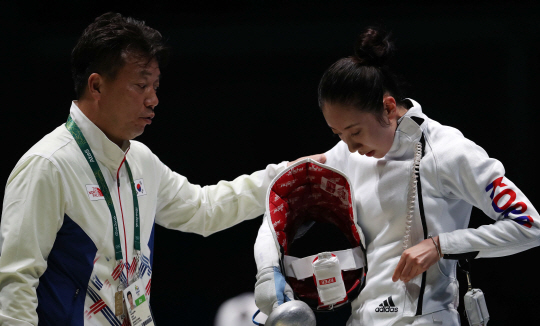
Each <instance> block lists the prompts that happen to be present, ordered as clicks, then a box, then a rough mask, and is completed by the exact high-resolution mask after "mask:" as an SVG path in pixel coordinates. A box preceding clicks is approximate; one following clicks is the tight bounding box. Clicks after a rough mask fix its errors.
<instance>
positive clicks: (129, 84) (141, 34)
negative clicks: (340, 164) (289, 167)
mask: <svg viewBox="0 0 540 326" xmlns="http://www.w3.org/2000/svg"><path fill="white" fill-rule="evenodd" d="M166 57H167V49H166V48H165V47H164V46H163V44H162V41H161V34H160V33H159V32H158V31H156V30H154V29H152V28H150V27H148V26H146V25H145V24H144V22H140V21H136V20H134V19H132V18H125V17H122V16H121V15H119V14H113V13H107V14H104V15H102V16H100V17H98V18H97V19H96V20H95V21H94V22H93V23H92V24H90V25H89V26H88V27H87V28H86V29H85V31H84V32H83V34H82V36H81V37H80V39H79V40H78V43H77V45H76V46H75V48H74V50H73V53H72V72H73V78H74V81H75V90H76V94H77V99H78V100H77V101H74V102H73V104H72V105H71V109H70V115H69V119H68V121H67V123H66V124H64V125H61V126H60V127H58V128H57V129H55V130H54V131H53V132H52V133H50V134H48V135H46V136H45V137H44V138H43V139H42V140H40V141H39V142H38V143H37V144H36V145H34V146H33V147H32V148H31V149H30V150H29V151H28V152H27V153H26V154H25V155H24V156H23V157H22V158H21V159H20V160H19V162H18V163H17V165H16V166H15V168H14V170H13V171H12V173H11V175H10V176H9V178H8V182H7V187H6V192H5V194H6V195H5V198H4V203H3V212H2V224H1V226H0V231H1V234H0V246H1V250H2V251H1V256H0V324H1V325H37V324H38V321H39V324H40V325H86V324H89V323H91V324H92V325H96V324H99V325H109V324H111V325H121V324H122V322H125V323H127V319H125V318H124V317H123V316H124V315H125V312H123V310H122V308H121V306H122V304H121V303H122V302H121V301H120V305H118V298H121V297H122V296H121V294H122V291H123V289H125V288H126V287H127V286H129V285H130V284H132V283H133V282H134V280H135V279H139V282H142V285H143V286H144V289H143V291H144V292H145V294H146V295H147V296H148V295H149V294H150V286H151V275H152V269H151V267H152V258H153V234H154V227H153V226H154V222H155V223H158V224H160V225H162V226H164V227H167V228H172V229H177V230H181V231H186V232H196V233H199V234H202V235H204V236H207V235H209V234H211V233H213V232H217V231H220V230H223V229H225V228H228V227H230V226H232V225H234V224H236V223H238V222H241V221H242V220H245V219H248V218H254V217H256V216H258V215H261V214H262V213H263V211H264V203H263V202H264V198H265V195H266V190H267V187H268V185H269V183H270V181H271V180H272V179H273V178H274V177H275V176H276V175H277V174H278V173H279V172H280V171H282V170H283V169H284V168H285V166H286V162H283V163H281V164H279V165H268V167H267V168H266V170H263V171H258V172H255V173H253V174H251V175H249V176H247V175H243V176H240V177H238V178H236V179H235V180H234V181H232V182H225V181H221V182H220V183H218V184H217V185H214V186H207V187H204V188H201V187H200V186H198V185H192V184H190V183H189V182H188V181H187V180H186V178H185V177H183V176H181V175H178V174H176V173H174V172H172V171H171V170H170V169H169V168H167V167H166V166H165V165H164V164H163V163H161V162H160V160H159V159H158V158H157V157H156V156H155V155H154V154H153V153H152V152H151V151H150V150H149V149H148V148H147V147H146V146H144V145H143V144H141V143H139V142H136V141H130V140H131V139H133V138H135V137H137V136H139V135H140V134H142V132H143V131H144V128H145V126H146V125H148V124H150V123H152V118H153V117H154V115H155V108H156V106H157V105H158V97H157V95H156V91H157V89H158V87H159V81H160V63H162V62H163V61H164V60H165V59H166ZM317 159H320V160H324V157H323V156H317ZM118 294H120V295H118ZM115 298H116V299H115ZM120 300H121V299H120ZM118 306H120V308H118Z"/></svg>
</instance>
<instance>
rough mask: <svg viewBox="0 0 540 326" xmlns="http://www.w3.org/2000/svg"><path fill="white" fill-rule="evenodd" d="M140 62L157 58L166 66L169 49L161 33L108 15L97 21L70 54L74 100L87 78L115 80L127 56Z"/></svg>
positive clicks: (126, 18)
mask: <svg viewBox="0 0 540 326" xmlns="http://www.w3.org/2000/svg"><path fill="white" fill-rule="evenodd" d="M128 55H129V56H136V57H137V58H140V59H142V60H148V61H150V60H152V59H156V60H157V62H158V64H159V65H160V67H163V66H164V65H165V64H166V61H167V59H168V56H169V49H168V48H167V47H166V46H165V45H164V44H163V41H162V36H161V33H160V32H158V31H157V30H155V29H153V28H151V27H148V26H146V25H145V23H144V21H140V20H136V19H133V18H131V17H123V16H122V15H121V14H117V13H112V12H108V13H106V14H103V15H101V16H99V17H98V18H96V20H95V21H94V22H93V23H92V24H90V25H89V26H88V27H87V28H86V29H85V30H84V32H83V33H82V35H81V37H80V38H79V40H78V41H77V44H76V45H75V47H74V48H73V51H72V53H71V74H72V76H73V81H74V82H75V93H76V96H77V99H80V98H81V96H82V95H83V93H84V91H85V89H86V85H87V83H88V77H90V75H91V74H93V73H98V74H100V75H103V76H105V77H107V78H111V79H114V78H115V77H116V74H117V73H118V71H119V70H120V68H122V67H123V66H124V64H125V63H126V62H125V58H126V57H127V56H128Z"/></svg>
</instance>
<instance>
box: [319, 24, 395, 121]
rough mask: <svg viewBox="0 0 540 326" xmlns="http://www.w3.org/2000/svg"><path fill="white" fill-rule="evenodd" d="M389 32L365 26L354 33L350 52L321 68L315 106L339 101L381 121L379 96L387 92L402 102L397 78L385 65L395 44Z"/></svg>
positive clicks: (381, 104)
mask: <svg viewBox="0 0 540 326" xmlns="http://www.w3.org/2000/svg"><path fill="white" fill-rule="evenodd" d="M390 36H391V34H390V33H387V32H385V31H384V30H382V29H380V28H377V27H367V28H366V29H365V30H364V31H363V32H362V33H361V34H360V35H359V37H358V40H357V42H356V45H355V49H354V55H353V56H351V57H348V58H343V59H340V60H338V61H337V62H336V63H334V64H333V65H332V66H330V68H328V70H326V71H325V73H324V75H323V76H322V78H321V81H320V83H319V106H320V108H321V109H322V108H323V105H324V103H333V104H341V105H346V106H351V107H354V108H355V109H358V110H360V111H363V112H369V113H372V114H374V115H375V116H376V117H377V118H378V120H379V122H381V124H384V121H385V120H384V119H383V112H384V106H383V102H382V100H383V96H384V95H385V94H389V95H391V96H393V97H394V98H395V99H396V102H397V104H398V105H404V103H403V101H404V98H403V94H402V92H401V89H400V86H399V82H398V78H397V77H396V75H394V74H393V73H392V72H391V71H390V70H389V69H388V66H387V64H386V63H387V61H388V59H389V58H390V57H391V56H392V54H393V52H394V50H395V47H394V43H393V42H391V41H390Z"/></svg>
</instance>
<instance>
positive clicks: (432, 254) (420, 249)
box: [392, 236, 441, 283]
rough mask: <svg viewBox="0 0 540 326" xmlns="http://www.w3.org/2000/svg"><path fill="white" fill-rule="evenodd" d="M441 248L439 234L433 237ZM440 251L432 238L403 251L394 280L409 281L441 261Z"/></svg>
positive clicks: (393, 276)
mask: <svg viewBox="0 0 540 326" xmlns="http://www.w3.org/2000/svg"><path fill="white" fill-rule="evenodd" d="M433 240H435V242H436V243H437V245H438V246H439V248H440V247H441V245H440V244H439V236H436V237H433ZM439 259H440V257H439V253H438V252H437V248H436V247H435V245H434V244H433V241H432V240H431V239H426V240H424V241H422V242H420V243H419V244H417V245H416V246H414V247H411V248H409V249H407V250H405V251H404V252H403V254H402V255H401V259H400V260H399V263H398V264H397V267H396V270H395V271H394V275H392V281H394V282H397V281H398V280H402V281H403V282H405V283H407V282H409V281H410V280H412V279H413V278H414V277H416V276H418V275H420V274H422V273H423V272H425V271H426V270H427V269H428V268H430V267H431V266H432V265H434V264H435V263H436V262H437V261H439Z"/></svg>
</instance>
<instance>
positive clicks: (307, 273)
mask: <svg viewBox="0 0 540 326" xmlns="http://www.w3.org/2000/svg"><path fill="white" fill-rule="evenodd" d="M332 253H333V254H334V255H336V257H337V258H338V260H339V266H340V269H341V270H342V271H349V270H355V269H360V268H363V267H364V266H366V264H365V261H366V259H365V256H364V252H363V251H362V248H361V247H359V246H358V247H356V248H352V249H347V250H340V251H333V252H332ZM316 257H317V255H313V256H308V257H304V258H297V257H293V256H287V255H284V257H283V263H284V265H285V275H287V276H289V277H294V278H296V279H297V280H303V279H306V278H308V277H313V265H312V264H313V260H314V259H315V258H316Z"/></svg>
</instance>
